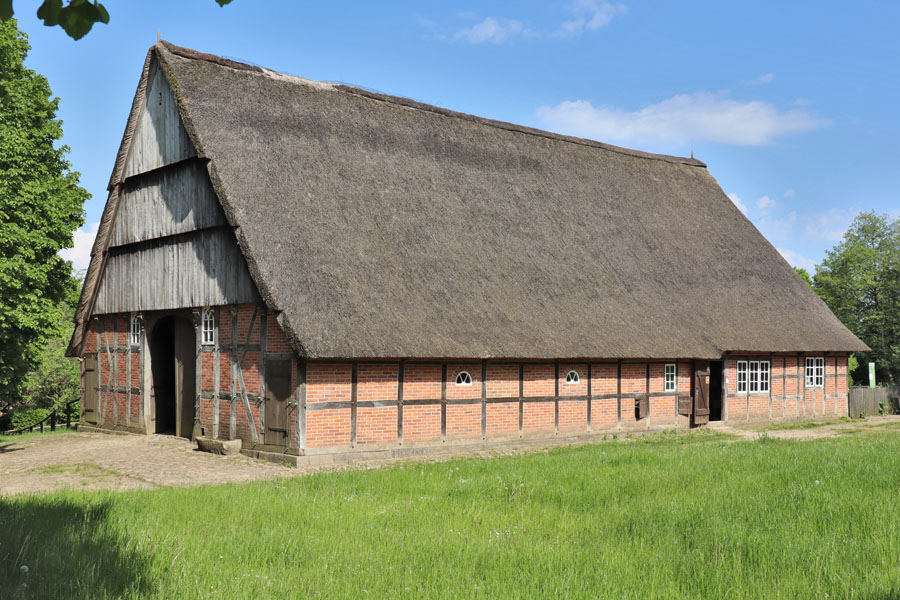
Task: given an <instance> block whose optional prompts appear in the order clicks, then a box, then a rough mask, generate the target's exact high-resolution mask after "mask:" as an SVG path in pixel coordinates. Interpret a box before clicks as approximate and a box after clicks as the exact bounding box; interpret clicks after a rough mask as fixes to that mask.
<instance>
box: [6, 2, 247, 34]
mask: <svg viewBox="0 0 900 600" xmlns="http://www.w3.org/2000/svg"><path fill="white" fill-rule="evenodd" d="M216 2H217V3H218V4H219V6H225V5H226V4H230V3H231V0H216ZM12 16H13V0H0V20H2V21H8V20H10V19H12ZM37 16H38V18H39V19H41V20H42V21H43V22H44V25H46V26H48V27H55V26H59V27H61V28H62V29H63V31H65V32H66V33H67V34H68V35H69V37H71V38H72V39H76V40H80V39H81V38H83V37H84V36H86V35H87V34H88V32H89V31H90V30H91V29H92V28H93V27H94V23H103V24H107V23H109V12H107V10H106V7H105V6H103V5H102V4H101V3H100V2H98V1H97V0H94V1H93V2H91V0H69V1H68V2H67V3H66V4H63V0H44V1H43V2H41V5H40V6H39V7H38V10H37Z"/></svg>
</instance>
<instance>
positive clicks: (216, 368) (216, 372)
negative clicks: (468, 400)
mask: <svg viewBox="0 0 900 600" xmlns="http://www.w3.org/2000/svg"><path fill="white" fill-rule="evenodd" d="M221 317H222V310H221V308H219V307H218V306H217V307H216V312H215V319H216V323H215V325H216V326H215V327H214V328H213V349H214V354H213V360H214V361H215V364H214V365H213V393H214V394H215V396H213V422H212V427H213V430H212V436H213V437H214V438H216V439H218V438H219V388H220V386H221V383H220V378H221V376H222V375H221V370H222V365H221V364H220V363H221V362H222V361H221V360H220V359H219V343H220V341H219V331H220V329H221V327H220V325H221V323H222V321H221Z"/></svg>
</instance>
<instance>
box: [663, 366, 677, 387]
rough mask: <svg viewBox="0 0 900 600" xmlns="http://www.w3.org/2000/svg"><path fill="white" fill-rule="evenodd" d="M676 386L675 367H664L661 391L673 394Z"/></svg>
mask: <svg viewBox="0 0 900 600" xmlns="http://www.w3.org/2000/svg"><path fill="white" fill-rule="evenodd" d="M677 385H678V384H677V378H676V372H675V365H674V364H670V365H666V370H665V373H664V375H663V391H664V392H674V391H675V388H676V386H677Z"/></svg>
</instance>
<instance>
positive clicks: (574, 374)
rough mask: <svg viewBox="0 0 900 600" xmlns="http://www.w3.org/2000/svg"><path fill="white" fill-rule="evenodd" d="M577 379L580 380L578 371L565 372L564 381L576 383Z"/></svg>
mask: <svg viewBox="0 0 900 600" xmlns="http://www.w3.org/2000/svg"><path fill="white" fill-rule="evenodd" d="M579 381H581V377H580V376H579V375H578V371H569V372H568V373H566V383H578V382H579Z"/></svg>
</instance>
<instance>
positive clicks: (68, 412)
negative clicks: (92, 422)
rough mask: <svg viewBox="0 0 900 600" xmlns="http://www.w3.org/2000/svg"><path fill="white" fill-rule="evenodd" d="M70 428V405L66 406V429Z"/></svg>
mask: <svg viewBox="0 0 900 600" xmlns="http://www.w3.org/2000/svg"><path fill="white" fill-rule="evenodd" d="M71 428H72V405H71V404H66V429H71Z"/></svg>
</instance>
